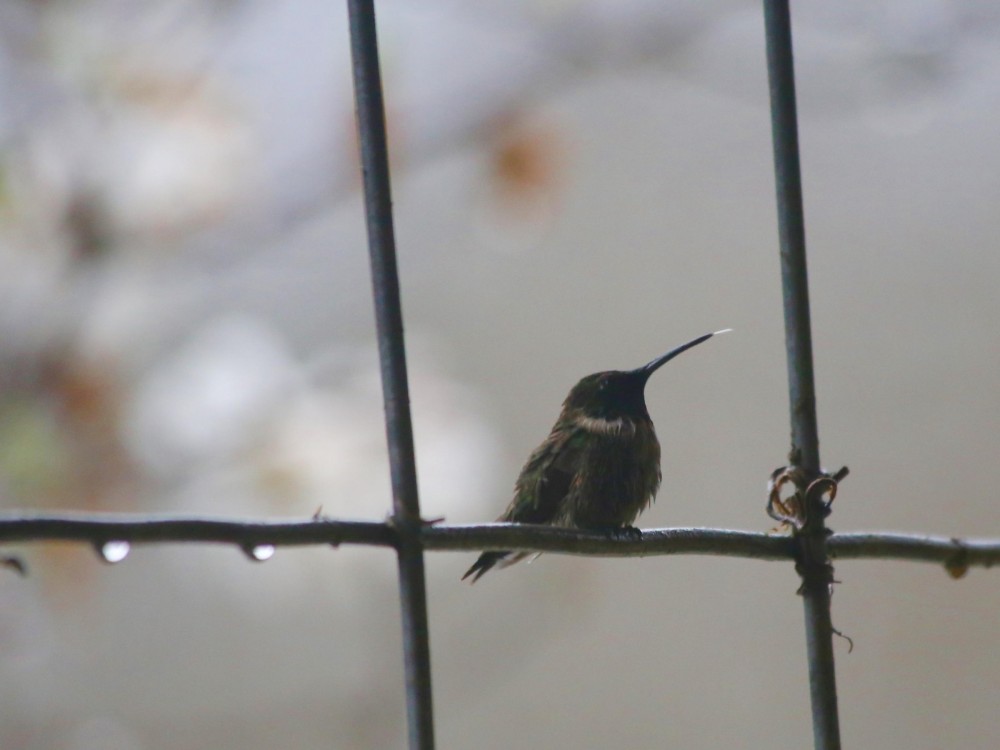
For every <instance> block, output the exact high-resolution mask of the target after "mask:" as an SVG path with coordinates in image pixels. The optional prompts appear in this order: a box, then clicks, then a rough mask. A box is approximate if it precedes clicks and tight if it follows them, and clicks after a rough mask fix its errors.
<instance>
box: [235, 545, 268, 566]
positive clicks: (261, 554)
mask: <svg viewBox="0 0 1000 750" xmlns="http://www.w3.org/2000/svg"><path fill="white" fill-rule="evenodd" d="M274 550H275V547H274V545H273V544H253V545H247V546H246V547H244V548H243V552H244V554H246V556H247V557H249V558H250V559H251V560H253V561H254V562H264V561H265V560H270V559H271V558H272V557H274Z"/></svg>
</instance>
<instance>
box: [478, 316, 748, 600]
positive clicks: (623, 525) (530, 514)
mask: <svg viewBox="0 0 1000 750" xmlns="http://www.w3.org/2000/svg"><path fill="white" fill-rule="evenodd" d="M729 330H731V329H729V328H726V329H725V330H722V331H715V333H706V334H705V335H704V336H699V337H698V338H696V339H693V340H691V341H689V342H687V343H686V344H682V345H681V346H678V347H676V348H675V349H671V350H670V351H669V352H667V353H666V354H664V355H662V356H660V357H657V358H656V359H654V360H653V361H652V362H650V363H649V364H646V365H643V366H642V367H639V368H638V369H635V370H608V371H606V372H597V373H594V374H593V375H588V376H587V377H585V378H583V379H582V380H581V381H580V382H579V383H577V384H576V385H575V386H573V388H572V389H571V390H570V392H569V395H568V396H566V400H565V401H563V404H562V410H561V411H560V412H559V418H558V419H557V420H556V423H555V425H554V426H553V427H552V431H551V432H550V433H549V436H548V437H547V438H545V440H544V441H543V442H542V444H541V445H539V446H538V447H537V448H535V450H534V451H533V452H532V454H531V455H530V456H529V457H528V460H527V462H525V464H524V467H523V468H522V469H521V473H520V475H518V477H517V481H516V482H515V483H514V498H513V499H512V500H511V501H510V505H508V506H507V510H505V511H504V512H503V514H501V516H500V517H499V518H498V519H497V521H501V522H506V523H531V524H543V525H547V526H564V527H568V528H573V529H587V530H591V531H606V532H608V533H611V534H615V535H619V534H624V535H629V536H637V535H639V533H640V532H639V530H638V529H635V528H633V527H632V525H631V524H632V522H633V521H635V519H636V518H637V517H638V515H639V514H640V513H641V512H642V511H643V510H645V509H646V507H647V506H648V505H649V504H650V503H652V502H653V499H654V498H655V497H656V491H657V490H658V489H659V487H660V478H661V473H660V442H659V441H658V440H657V439H656V431H655V430H654V429H653V420H652V419H650V417H649V412H648V411H647V410H646V395H645V392H646V382H647V381H648V380H649V376H650V375H652V374H653V373H654V372H656V371H657V370H658V369H660V368H661V367H662V366H663V365H665V364H666V363H667V362H669V361H670V360H672V359H673V358H674V357H676V356H677V355H678V354H680V353H682V352H686V351H687V350H688V349H690V348H692V347H695V346H697V345H698V344H701V343H703V342H705V341H708V340H709V339H710V338H712V336H715V335H717V334H720V333H727V332H728V331H729ZM531 554H532V553H530V552H523V551H517V550H504V551H495V552H483V553H482V554H481V555H480V556H479V559H478V560H476V562H475V564H473V566H472V567H471V568H469V569H468V571H466V573H465V575H464V576H462V580H465V579H466V578H468V577H469V576H472V581H471V582H472V583H475V582H476V581H477V580H479V578H481V577H482V576H483V575H484V574H485V573H486V572H487V571H489V570H491V569H492V568H494V567H499V568H506V567H507V566H508V565H513V564H514V563H516V562H518V561H519V560H523V559H524V558H525V557H528V556H529V555H531Z"/></svg>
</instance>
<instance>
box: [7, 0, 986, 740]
mask: <svg viewBox="0 0 1000 750" xmlns="http://www.w3.org/2000/svg"><path fill="white" fill-rule="evenodd" d="M347 5H348V10H349V17H350V37H351V53H352V64H353V79H354V88H355V96H356V105H357V120H358V131H359V136H360V139H359V143H360V151H361V167H362V172H363V177H364V194H365V215H366V222H367V228H368V238H369V254H370V262H371V274H372V286H373V297H374V303H375V316H376V322H377V331H378V346H379V355H380V363H381V373H382V383H383V396H384V407H385V425H386V435H387V440H388V446H389V458H390V471H391V479H392V493H393V511H392V515H391V516H390V518H389V519H388V520H387V521H385V522H354V521H340V520H335V519H328V518H323V517H317V518H314V519H312V520H309V521H304V522H273V521H239V520H218V519H201V518H163V517H157V518H151V517H149V516H141V517H140V516H121V515H114V514H105V515H100V516H83V515H72V514H69V515H66V514H62V515H38V514H8V515H6V516H4V517H3V518H0V543H12V542H37V541H48V540H75V541H80V542H85V543H89V544H92V545H94V546H95V548H96V549H97V550H98V551H99V552H100V553H101V554H102V555H104V556H105V557H107V558H109V559H110V558H111V557H114V556H116V555H119V554H121V550H122V549H124V550H127V548H128V547H127V545H130V544H137V543H163V542H190V543H224V544H233V545H237V546H239V547H240V548H241V549H243V550H244V552H245V553H246V554H247V555H248V556H249V557H251V558H254V559H259V558H260V555H261V554H262V552H261V550H273V547H274V546H279V545H282V546H291V545H317V544H328V545H334V546H337V545H340V544H361V545H369V546H382V547H391V548H393V549H394V550H395V552H396V554H397V558H398V567H399V590H400V605H401V613H402V616H401V622H402V628H403V651H404V654H403V655H404V660H405V676H406V706H407V720H408V723H407V725H408V734H409V747H410V748H411V750H431V748H433V747H434V712H433V705H432V685H431V657H430V642H429V636H428V625H427V596H426V579H425V573H424V552H425V551H426V550H503V549H510V548H515V549H523V550H527V551H538V552H561V553H570V554H590V555H606V556H638V555H655V554H712V555H726V556H735V557H743V558H757V559H767V560H783V561H793V562H794V563H795V565H796V570H797V571H798V573H799V574H800V576H801V578H802V587H801V589H800V593H801V594H802V598H803V604H804V610H805V628H806V647H807V655H808V664H809V684H810V695H811V700H812V719H813V729H814V742H815V747H816V748H818V749H820V750H834V749H836V748H839V747H840V731H839V722H838V709H837V690H836V677H835V670H834V657H833V647H832V639H833V635H834V634H835V633H836V631H835V630H834V629H833V627H832V625H831V619H830V588H831V585H832V583H833V567H832V564H831V560H833V559H848V558H855V559H856V558H896V559H905V560H914V561H925V562H932V563H936V564H941V565H944V566H945V567H946V568H948V570H949V572H951V573H953V574H955V575H958V574H960V573H962V572H964V570H966V569H967V568H968V567H970V566H986V567H988V566H990V565H993V564H995V563H998V562H1000V541H992V540H979V541H977V540H959V539H954V538H946V537H934V536H917V535H901V534H849V533H848V534H833V533H831V532H830V531H829V530H828V529H827V527H826V524H825V519H826V517H827V516H828V515H829V512H830V503H831V501H832V499H833V497H834V496H835V495H836V491H837V483H838V482H839V481H840V480H841V479H843V477H844V476H846V470H841V471H840V472H837V473H836V474H833V475H828V474H825V473H824V472H823V471H822V469H821V468H820V461H819V446H818V438H817V421H816V397H815V390H814V383H813V364H812V340H811V333H810V313H809V292H808V283H807V269H806V248H805V222H804V217H803V209H802V186H801V177H800V169H799V150H798V135H797V117H796V101H795V81H794V69H793V58H792V33H791V21H790V15H789V6H788V0H764V21H765V33H766V37H767V67H768V78H769V82H770V99H771V117H772V127H773V141H774V164H775V178H776V187H777V209H778V227H779V240H780V260H781V274H782V286H783V297H784V313H785V343H786V350H787V362H788V383H789V406H790V415H791V428H792V445H791V452H790V454H789V465H788V466H786V467H782V468H780V469H777V470H775V472H774V473H773V474H772V483H771V487H772V492H771V497H770V502H769V504H768V512H769V514H770V515H772V517H774V518H776V519H778V520H780V521H781V522H783V523H784V524H786V525H788V526H789V527H790V528H791V530H792V531H793V533H792V534H791V535H788V536H775V535H767V534H761V533H753V532H741V531H729V530H716V529H659V530H650V531H646V532H644V533H643V535H642V538H641V539H624V538H608V537H606V536H604V535H601V534H597V533H590V532H584V531H576V530H571V529H560V528H545V527H535V526H527V525H504V524H484V525H478V526H445V525H436V524H433V523H428V522H426V521H425V520H424V519H422V517H421V514H420V503H419V497H418V491H417V480H416V468H415V459H414V455H415V454H414V439H413V430H412V422H411V417H410V408H409V393H408V383H407V371H406V356H405V346H404V335H403V320H402V313H401V304H400V289H399V277H398V272H397V268H396V252H395V237H394V230H393V217H392V200H391V191H390V179H389V165H388V155H387V146H386V131H385V118H384V107H383V97H382V85H381V79H380V71H379V57H378V44H377V37H376V24H375V9H374V2H373V0H348V3H347ZM789 490H792V491H793V492H792V494H789ZM3 562H5V563H6V564H7V565H8V566H9V567H11V568H14V569H16V570H19V571H21V572H24V570H25V568H24V565H23V564H22V563H21V561H20V560H18V559H16V558H13V557H7V558H5V559H4V560H3Z"/></svg>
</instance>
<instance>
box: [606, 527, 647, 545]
mask: <svg viewBox="0 0 1000 750" xmlns="http://www.w3.org/2000/svg"><path fill="white" fill-rule="evenodd" d="M602 531H604V533H605V534H607V535H608V536H609V537H610V538H611V539H615V540H619V541H623V542H641V541H642V530H641V529H637V528H636V527H635V526H607V527H605V528H604V529H602Z"/></svg>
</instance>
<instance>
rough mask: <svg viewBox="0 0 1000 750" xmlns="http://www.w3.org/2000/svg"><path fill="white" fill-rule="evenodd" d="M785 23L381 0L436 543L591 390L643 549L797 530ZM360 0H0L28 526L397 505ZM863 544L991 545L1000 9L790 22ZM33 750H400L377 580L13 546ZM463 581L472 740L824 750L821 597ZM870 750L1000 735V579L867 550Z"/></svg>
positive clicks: (647, 568)
mask: <svg viewBox="0 0 1000 750" xmlns="http://www.w3.org/2000/svg"><path fill="white" fill-rule="evenodd" d="M759 5H760V4H759V2H749V1H748V0H710V1H706V0H628V1H627V2H623V1H622V0H589V1H585V0H523V1H521V2H510V0H503V1H501V0H478V1H477V2H474V3H462V2H455V1H454V0H420V1H416V0H407V1H406V2H400V1H392V0H385V1H384V2H380V3H379V4H378V11H379V14H380V16H379V18H380V33H381V45H382V64H383V74H384V78H385V85H386V96H387V110H388V127H389V132H390V139H391V143H392V159H393V170H394V171H393V179H394V185H393V187H394V193H395V207H396V221H397V235H398V243H399V254H400V258H399V262H400V268H401V274H402V284H403V300H404V310H405V316H406V322H407V342H408V346H409V356H410V368H411V375H412V383H411V392H412V399H413V410H414V419H415V422H416V441H417V450H418V464H419V468H418V471H419V479H420V487H421V492H422V503H423V510H424V514H425V516H426V517H428V518H433V517H438V516H444V517H446V519H447V520H448V521H449V522H453V523H474V522H482V521H489V520H492V519H493V518H494V517H495V516H496V515H497V514H498V513H499V512H500V510H501V509H502V508H503V507H504V505H505V504H506V503H507V501H508V499H509V494H510V489H511V486H512V483H513V480H514V478H515V476H516V475H517V472H518V469H519V467H520V465H521V462H522V461H523V460H524V458H525V457H526V456H527V454H528V452H529V451H530V450H531V449H532V448H533V447H534V446H535V445H536V444H537V443H538V442H539V441H540V440H541V439H542V438H543V437H544V436H545V434H546V433H547V431H548V429H549V427H550V426H551V423H552V421H553V420H554V418H555V416H556V413H557V411H558V408H559V404H560V402H561V400H562V398H563V397H564V396H565V393H566V391H567V390H568V389H569V387H570V386H571V385H572V384H573V383H574V382H575V381H576V380H577V379H578V378H579V377H581V376H582V375H585V374H587V373H589V372H593V371H596V370H603V369H612V368H631V367H635V366H638V365H640V364H642V363H644V362H646V361H648V360H649V359H651V358H652V357H654V356H656V355H657V354H659V353H662V352H663V351H665V350H666V349H668V348H670V347H672V346H674V345H676V344H679V343H681V342H683V341H686V340H688V339H690V338H692V337H694V336H696V335H698V334H701V333H704V332H707V331H712V330H716V329H719V328H724V327H732V328H734V329H735V332H734V333H733V334H731V335H729V336H726V337H725V338H722V339H718V340H716V341H712V342H710V344H708V345H706V346H703V347H699V348H698V349H697V350H694V351H692V352H691V353H689V354H685V355H684V357H682V358H679V359H678V360H676V361H675V362H673V363H671V364H670V365H669V366H668V367H667V368H665V369H664V370H663V371H661V372H660V373H658V374H657V376H656V377H655V378H654V379H653V380H652V381H651V383H650V387H649V389H648V391H647V400H648V404H649V408H650V412H651V414H652V416H653V418H654V420H655V421H656V425H657V429H658V432H659V435H660V439H661V442H662V443H663V450H664V461H663V471H664V480H663V486H662V489H661V491H660V496H659V501H658V502H657V504H656V505H655V506H653V507H652V508H651V509H650V510H649V511H647V513H646V514H645V515H644V516H643V518H642V521H641V523H642V525H644V526H713V527H726V528H737V529H749V530H756V531H765V530H767V529H769V528H770V527H771V526H772V525H773V523H772V522H771V521H770V519H768V518H767V517H766V516H765V514H764V511H763V508H764V502H765V490H764V486H765V482H766V480H767V477H768V475H769V474H770V472H771V470H772V469H773V468H774V467H776V466H779V465H782V464H783V463H785V457H786V453H787V450H788V415H787V395H786V374H785V373H786V371H785V361H784V349H783V341H784V335H783V328H782V317H781V302H780V289H779V270H778V262H777V249H776V248H777V239H776V230H775V208H774V197H773V195H774V194H773V179H772V172H771V169H772V167H771V142H770V124H769V115H768V109H767V106H768V105H767V82H766V75H765V68H764V49H763V22H762V18H761V9H760V7H759ZM342 6H343V4H342V3H340V2H330V1H328V0H298V1H297V2H294V3H277V2H266V1H263V0H169V2H166V1H161V0H150V1H148V2H144V3H139V4H136V3H130V2H123V1H122V0H85V1H82V2H81V1H78V2H59V1H56V2H39V1H38V0H7V1H6V2H4V3H2V4H0V266H2V270H0V504H2V507H3V508H4V509H5V510H8V511H9V510H14V509H26V510H39V511H56V510H78V511H128V512H157V513H159V512H170V513H191V514H210V515H219V516H235V517H240V518H244V517H245V518H259V517H268V518H299V519H307V518H309V517H310V516H312V514H313V513H315V512H316V511H317V509H319V508H322V512H323V513H324V514H326V515H328V516H331V517H343V518H367V519H379V518H382V517H384V515H385V514H386V513H387V512H388V509H389V506H390V498H389V485H388V479H387V461H386V455H385V447H384V432H383V425H382V417H381V396H380V390H379V381H378V370H377V360H376V351H375V346H374V326H373V315H372V309H371V307H372V304H371V299H370V282H369V277H368V269H367V254H366V246H365V235H364V227H363V219H362V211H361V204H360V199H359V193H358V189H359V175H358V165H357V158H356V155H355V148H356V136H355V132H354V114H353V103H352V92H351V88H350V75H349V71H350V64H349V56H348V49H347V47H348V43H347V31H346V25H347V20H346V11H345V9H344V7H342ZM793 6H794V7H793V23H794V34H795V49H796V55H797V79H798V87H799V100H800V115H801V123H800V128H801V145H802V150H803V175H804V185H805V201H806V226H807V234H808V241H809V250H810V257H809V260H810V272H811V290H812V302H813V335H814V345H815V357H816V369H817V378H818V382H817V389H818V406H819V424H820V436H821V440H822V455H823V457H824V461H825V463H826V465H827V466H828V467H829V468H830V469H836V468H838V467H839V466H841V465H842V464H847V465H849V466H850V467H851V470H852V473H851V476H850V477H849V479H848V480H847V481H846V482H845V483H844V485H843V486H842V487H841V493H840V495H839V497H838V498H837V501H836V504H835V513H834V515H833V517H832V518H831V521H830V523H831V525H832V527H833V528H834V529H837V530H840V531H856V530H872V529H882V530H896V531H924V532H933V533H939V534H947V535H956V536H958V535H977V536H993V537H997V536H1000V504H998V503H997V502H996V498H995V495H996V487H997V486H998V485H1000V461H998V460H997V446H998V442H1000V387H998V386H1000V346H998V341H1000V336H998V334H997V332H996V330H995V328H996V324H995V322H996V320H997V319H998V318H1000V297H998V294H997V286H998V280H1000V253H998V252H997V250H998V247H997V239H996V237H997V234H998V231H1000V212H998V209H997V207H998V205H1000V139H998V138H997V126H996V121H997V117H998V114H1000V8H998V7H997V5H996V4H995V3H993V2H987V1H986V0H951V1H948V0H878V1H876V2H872V1H871V0H867V1H865V2H861V0H845V1H844V2H840V3H834V4H830V3H826V4H816V3H793ZM12 552H16V553H18V554H20V555H22V556H23V558H24V560H25V562H26V563H27V565H28V566H29V568H30V576H29V577H28V578H27V579H19V578H18V577H17V576H16V575H14V574H13V573H8V574H2V575H0V747H2V748H4V750H23V749H31V750H33V749H35V748H46V749H50V748H54V749H56V750H92V749H97V748H100V749H101V750H167V749H168V748H169V749H170V750H181V749H187V748H191V749H201V748H209V747H211V748H243V749H245V750H252V749H253V748H274V747H282V748H289V749H298V748H302V749H306V748H318V747H327V748H329V747H333V748H359V749H368V748H396V747H401V746H402V745H403V733H404V731H405V727H404V715H403V683H402V667H401V647H400V637H399V618H398V604H397V595H396V581H395V560H394V558H393V556H392V555H391V553H389V552H387V551H385V550H373V549H358V548H343V549H339V550H336V551H332V550H329V549H306V550H285V549H279V550H278V552H277V553H276V554H275V555H274V556H273V558H271V559H270V560H268V561H266V562H261V563H252V562H250V561H248V560H247V559H246V557H244V556H243V555H242V554H241V553H240V552H239V551H238V550H234V549H231V548H225V547H209V546H191V547H182V546H172V547H162V546H154V547H140V548H137V549H134V550H133V551H132V552H131V554H130V555H128V557H127V558H126V559H125V560H123V561H122V562H120V563H118V564H117V565H113V566H112V565H107V564H103V563H102V562H101V561H100V559H99V558H98V556H97V555H95V554H94V552H93V551H92V550H90V549H86V548H83V547H81V546H79V545H77V546H73V545H61V544H46V545H32V546H26V547H23V548H17V549H13V550H12ZM473 559H474V555H470V554H457V553H432V554H429V555H428V575H429V590H430V600H431V601H430V612H431V628H432V653H433V656H434V678H435V698H436V708H437V729H438V735H439V746H440V747H441V748H456V749H458V748H473V747H474V748H509V747H565V748H569V747H572V748H594V749H597V748H606V747H611V746H614V747H635V748H644V747H654V746H655V747H662V746H676V747H691V748H698V747H718V746H737V747H746V748H763V747H806V746H808V745H809V743H810V738H811V731H812V730H811V726H810V722H809V703H808V688H807V681H806V664H805V649H804V636H803V625H802V613H801V603H800V601H799V599H798V597H796V596H795V591H796V588H797V586H798V581H797V578H796V576H795V573H794V571H793V570H792V567H791V566H790V565H787V564H782V563H765V562H754V561H744V560H737V559H713V558H709V557H683V558H681V557H677V558H672V557H659V558H648V559H629V560H616V559H595V558H592V559H586V558H578V557H567V556H558V555H547V556H543V557H541V558H540V559H538V560H537V561H535V562H534V563H533V564H531V565H520V566H517V567H515V568H512V569H510V570H507V571H504V572H501V573H496V574H491V575H489V576H487V577H486V578H485V579H484V580H482V581H481V582H480V583H479V584H477V585H476V586H475V587H469V586H467V585H464V584H460V583H459V580H458V579H459V576H460V575H461V573H462V572H463V571H464V570H465V569H466V568H467V567H468V565H469V564H471V562H472V560H473ZM837 577H838V579H839V580H840V581H842V583H841V585H839V586H838V587H837V589H836V593H835V596H834V600H833V602H834V622H835V625H836V626H837V627H838V628H839V629H840V630H842V631H843V632H844V633H846V634H847V635H849V636H851V637H852V638H853V640H854V644H855V648H854V651H853V653H851V654H848V652H847V648H846V644H845V643H844V642H843V641H839V640H838V641H837V643H836V649H837V659H838V664H837V667H838V682H839V689H840V696H841V718H842V733H843V737H844V744H845V746H846V747H879V748H886V749H892V748H907V749H908V750H919V749H921V748H927V749H928V750H930V749H932V748H935V749H936V748H940V747H945V746H948V747H994V746H996V744H997V742H998V741H1000V715H998V714H997V711H996V706H997V705H998V703H1000V648H998V645H1000V641H998V634H1000V627H998V626H1000V597H998V596H997V591H998V579H997V574H996V573H991V572H989V571H982V570H973V571H971V572H970V573H969V574H968V576H967V577H966V578H964V579H962V580H959V581H953V580H951V579H950V578H949V577H948V576H947V575H946V573H945V571H944V570H942V569H940V568H938V567H935V566H928V565H921V564H904V563H899V562H862V561H855V562H842V563H840V564H838V566H837Z"/></svg>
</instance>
